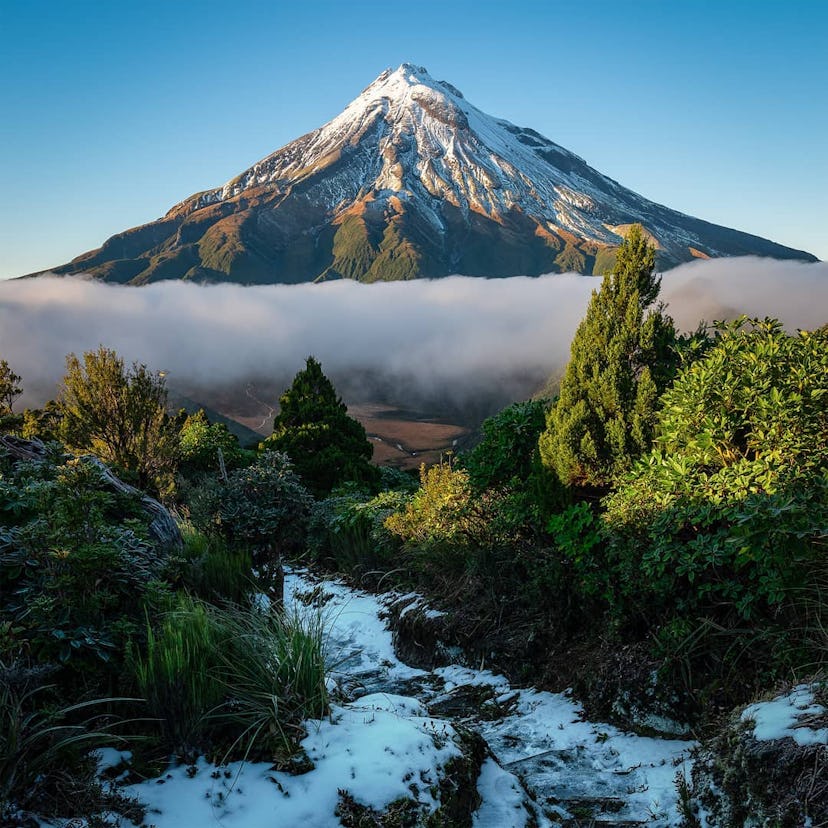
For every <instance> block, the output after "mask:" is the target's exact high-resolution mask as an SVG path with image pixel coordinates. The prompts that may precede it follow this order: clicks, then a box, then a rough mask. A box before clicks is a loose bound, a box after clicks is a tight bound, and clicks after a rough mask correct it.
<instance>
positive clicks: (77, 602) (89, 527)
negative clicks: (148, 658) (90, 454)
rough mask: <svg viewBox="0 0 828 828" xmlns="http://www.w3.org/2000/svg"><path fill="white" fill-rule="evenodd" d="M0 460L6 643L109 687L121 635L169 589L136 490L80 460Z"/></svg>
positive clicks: (0, 614) (0, 574) (1, 616)
mask: <svg viewBox="0 0 828 828" xmlns="http://www.w3.org/2000/svg"><path fill="white" fill-rule="evenodd" d="M2 465H3V470H2V476H0V592H2V594H3V602H2V606H1V607H0V620H5V621H7V622H10V623H11V624H12V625H14V626H13V629H14V630H16V632H15V633H14V635H13V637H12V639H11V640H10V641H8V642H7V643H6V646H8V647H13V648H16V649H17V650H20V649H25V650H27V651H28V652H30V653H31V654H32V655H34V656H36V657H37V658H38V659H39V660H41V661H43V662H50V661H56V662H60V663H63V664H65V665H66V666H67V668H69V669H70V670H71V674H72V676H73V678H72V679H71V680H73V681H76V682H79V683H80V684H82V685H89V686H90V687H92V688H97V689H96V692H103V693H106V692H109V690H110V683H111V682H114V681H116V680H117V676H118V672H119V670H118V663H119V661H120V658H121V653H122V652H123V646H124V644H125V642H126V640H127V638H128V637H129V636H130V635H131V634H132V633H133V632H134V630H135V629H136V627H137V626H140V623H141V619H142V617H143V614H144V608H145V606H147V605H148V604H151V603H152V602H153V601H154V600H155V597H156V596H157V594H158V593H159V592H164V591H165V590H166V587H165V586H164V585H163V584H161V583H160V582H159V578H160V575H161V572H162V569H163V566H164V563H165V558H164V556H163V555H162V554H161V553H160V552H159V550H158V548H157V547H156V546H155V545H154V543H153V542H152V541H151V540H150V537H149V533H148V527H147V517H146V515H145V514H144V513H143V512H142V511H141V509H140V508H139V499H138V497H137V496H136V497H130V496H126V495H121V494H116V493H115V492H113V491H111V490H109V489H108V488H107V485H106V483H105V481H104V480H103V478H102V476H101V473H100V471H99V470H98V469H97V468H96V467H95V466H94V465H91V464H86V463H84V462H82V461H77V460H68V461H67V460H65V458H63V459H62V462H59V463H57V464H52V463H49V462H11V461H9V460H8V458H7V459H6V460H5V461H3V464H2ZM64 678H65V679H66V680H69V676H68V674H67V675H65V676H64ZM61 680H64V679H61Z"/></svg>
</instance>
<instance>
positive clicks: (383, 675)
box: [102, 572, 692, 828]
mask: <svg viewBox="0 0 828 828" xmlns="http://www.w3.org/2000/svg"><path fill="white" fill-rule="evenodd" d="M384 600H387V599H383V598H382V597H377V596H374V595H370V594H367V593H364V592H360V591H358V590H354V589H351V588H349V587H348V586H346V585H345V584H343V583H340V582H336V581H332V580H321V581H320V580H316V579H313V578H311V577H310V576H309V575H307V574H306V573H302V572H292V573H289V574H288V576H287V578H286V581H285V605H286V607H287V608H288V609H290V608H294V609H296V610H297V611H298V612H318V611H319V608H320V607H321V608H322V612H323V613H324V617H325V619H326V623H327V628H328V644H327V647H328V658H329V663H330V664H331V665H332V672H331V689H332V698H334V699H335V702H334V703H333V704H332V711H331V716H330V717H329V718H327V719H324V720H322V721H311V722H307V731H308V736H307V738H305V739H304V740H303V742H302V746H303V748H304V749H305V752H306V753H307V755H308V757H309V758H310V759H311V760H312V762H313V765H314V769H313V770H311V771H309V772H307V773H303V774H300V775H293V774H290V773H285V772H281V771H275V770H273V768H272V767H271V766H269V765H268V764H266V763H247V764H244V763H233V764H231V765H228V766H221V767H216V766H214V765H211V764H209V763H207V762H206V761H205V760H204V759H201V760H199V761H198V762H197V763H196V765H194V766H190V767H186V766H171V767H170V768H169V770H168V772H167V773H166V774H165V775H164V776H163V777H160V778H158V779H153V780H148V781H146V782H142V783H140V784H136V785H131V786H128V787H127V788H126V789H125V792H126V793H129V794H132V795H135V796H137V797H138V798H139V799H140V800H142V801H143V802H144V803H146V804H147V805H148V813H147V816H146V824H148V825H154V826H156V828H182V826H186V827H187V828H212V827H213V826H221V828H272V827H273V826H280V828H293V826H297V827H298V826H301V828H336V826H341V824H342V823H341V822H340V820H339V817H338V816H337V814H336V809H337V804H338V802H339V800H340V797H339V792H340V791H342V790H346V791H347V792H348V793H349V795H350V796H352V797H353V799H354V800H355V801H356V802H359V803H360V804H363V805H367V806H370V807H372V808H375V809H377V810H382V809H383V808H385V807H387V806H388V805H389V804H390V803H391V802H394V801H395V800H398V799H401V798H405V797H407V798H409V799H410V798H414V799H416V800H417V801H418V802H420V803H422V804H423V805H424V806H425V807H427V808H429V809H433V807H436V805H437V804H438V803H437V801H436V800H435V799H434V794H435V791H436V790H437V786H438V785H439V782H440V778H441V774H442V771H443V770H444V768H445V765H446V763H447V762H449V761H450V760H451V759H452V758H453V757H456V756H460V755H461V750H460V748H459V746H458V744H459V743H458V738H457V730H456V729H455V725H457V724H462V725H463V726H464V727H467V728H470V729H472V730H475V731H477V732H478V733H479V734H481V735H482V736H483V738H484V739H485V740H486V742H487V743H488V745H489V748H490V749H491V752H492V754H493V756H494V757H496V760H497V761H495V760H494V759H492V758H488V759H486V760H485V761H484V763H483V766H482V769H481V772H480V775H479V778H478V780H477V788H478V792H479V794H480V797H481V800H482V804H481V805H480V807H479V808H478V810H477V811H476V813H475V814H474V818H473V819H474V822H473V824H474V826H476V828H526V827H527V826H529V825H537V826H539V828H546V826H549V827H550V828H551V826H553V825H570V826H578V825H594V826H600V825H616V826H622V825H623V826H631V825H642V824H644V825H650V826H658V827H660V828H667V827H668V826H675V825H677V824H678V822H679V817H678V813H677V810H676V807H677V794H676V789H675V786H674V779H675V776H676V774H677V773H678V772H681V771H682V769H683V766H684V764H685V763H686V762H687V761H688V760H687V754H688V751H689V749H690V748H691V747H692V743H690V742H687V741H679V740H661V739H651V738H642V737H638V736H634V735H630V734H625V733H623V732H621V731H619V730H618V729H617V728H615V727H612V726H611V725H605V724H599V723H595V722H589V721H586V720H584V718H583V715H582V710H581V708H580V707H579V705H578V704H577V703H576V702H575V701H573V700H572V699H571V698H570V697H569V696H567V695H565V694H555V693H547V692H541V691H537V690H534V689H518V688H512V687H511V686H510V685H509V682H508V681H507V680H506V679H505V678H504V677H503V676H498V675H495V674H493V673H491V672H489V671H487V670H472V669H468V668H466V667H461V666H456V665H452V666H449V667H442V668H438V669H436V670H433V671H425V670H420V669H416V668H413V667H410V666H408V665H406V664H404V663H402V662H401V661H400V660H399V659H398V658H397V657H396V655H395V654H394V650H393V647H392V639H391V633H390V631H389V630H388V628H387V627H386V625H385V623H384V621H383V617H384V609H385V605H384ZM481 699H482V700H483V701H482V704H481V703H480V701H481ZM102 759H103V760H105V763H106V764H113V763H116V762H117V760H118V755H117V753H116V752H115V751H110V752H105V753H104V755H103V757H102ZM687 772H689V767H688V768H687Z"/></svg>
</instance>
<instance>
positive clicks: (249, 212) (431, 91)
mask: <svg viewBox="0 0 828 828" xmlns="http://www.w3.org/2000/svg"><path fill="white" fill-rule="evenodd" d="M633 222H640V223H641V224H643V225H644V227H645V228H646V230H647V231H648V233H649V234H650V236H651V238H652V239H653V240H654V241H655V242H656V244H657V245H658V247H659V257H660V263H661V264H662V265H663V266H669V265H672V264H675V263H678V262H680V261H685V260H688V259H690V258H693V257H697V256H701V257H709V256H720V255H734V254H745V253H756V254H759V255H770V256H778V257H780V258H804V259H808V258H813V257H810V256H809V254H807V253H803V252H802V251H794V250H790V249H789V248H784V247H782V246H780V245H776V244H774V243H772V242H768V241H766V240H764V239H760V238H758V237H755V236H750V235H748V234H746V233H740V232H738V231H735V230H729V229H727V228H723V227H718V226H716V225H712V224H709V223H707V222H704V221H701V220H699V219H694V218H692V217H690V216H686V215H684V214H682V213H678V212H676V211H674V210H670V209H668V208H666V207H662V206H661V205H658V204H655V203H653V202H651V201H649V200H647V199H645V198H643V197H642V196H639V195H637V194H636V193H633V192H632V191H630V190H627V189H625V188H624V187H622V186H621V185H620V184H618V183H617V182H615V181H613V180H612V179H611V178H608V177H607V176H605V175H603V174H601V173H600V172H598V171H597V170H595V169H593V168H592V167H590V166H589V165H588V164H587V163H586V162H585V161H584V160H583V159H582V158H580V157H578V156H577V155H575V154H574V153H572V152H570V151H569V150H567V149H564V148H563V147H561V146H559V145H558V144H556V143H554V142H553V141H551V140H549V139H548V138H545V137H544V136H542V135H540V134H539V133H537V132H535V131H534V130H532V129H528V128H522V127H518V126H515V125H514V124H512V123H510V122H509V121H506V120H503V119H499V118H495V117H492V116H490V115H487V114H486V113H484V112H482V111H481V110H479V109H477V107H475V106H473V105H472V104H471V103H469V101H467V100H466V98H465V97H464V96H463V94H462V93H461V92H460V91H459V90H458V89H457V88H456V87H454V86H453V85H452V84H450V83H448V82H446V81H441V80H435V79H434V78H433V77H432V76H431V75H430V74H429V73H428V71H427V70H426V69H425V68H424V67H422V66H417V65H415V64H411V63H403V64H402V65H401V66H399V67H398V68H397V69H386V70H385V71H384V72H382V73H381V74H380V75H379V76H378V77H377V78H376V79H375V80H374V81H373V82H372V83H371V84H369V85H368V86H367V87H366V88H365V89H364V90H363V91H362V92H361V93H360V94H359V95H358V96H357V97H356V98H354V100H352V101H351V102H350V103H349V104H348V105H347V106H346V107H345V108H344V109H343V110H342V112H341V113H340V114H339V115H337V116H336V117H334V118H333V119H332V120H330V121H328V123H326V124H324V125H323V126H322V127H320V128H319V129H316V130H314V131H313V132H310V133H308V134H307V135H304V136H302V137H301V138H298V139H297V140H295V141H292V142H291V143H289V144H288V145H287V146H285V147H282V148H281V149H279V150H277V151H276V152H274V153H272V154H271V155H268V156H267V157H266V158H264V159H262V160H261V161H259V162H257V163H256V164H254V165H253V166H252V167H249V168H248V169H247V170H245V171H244V172H242V173H241V174H240V175H238V176H236V177H235V178H233V179H231V180H230V181H228V182H227V183H226V184H224V185H223V186H221V187H217V188H216V189H213V190H208V191H206V192H203V193H198V194H196V195H194V196H192V197H190V198H188V199H186V200H185V201H183V202H181V203H180V204H178V205H176V206H175V207H173V208H172V209H171V210H170V211H169V212H168V213H167V215H166V216H165V217H164V218H163V219H161V220H160V221H158V222H153V223H152V224H149V225H145V226H144V227H141V228H135V229H134V230H131V231H127V232H126V233H122V234H119V235H118V236H115V237H113V238H112V239H110V240H109V241H108V242H106V244H104V246H103V247H102V248H101V249H100V250H98V251H93V252H92V253H90V254H86V255H85V256H82V257H79V258H78V259H76V260H75V261H74V262H72V263H70V264H69V265H65V266H64V267H63V268H58V272H77V271H78V270H81V269H83V270H87V271H90V272H92V273H93V275H98V276H100V278H106V279H115V280H117V281H130V282H133V283H144V282H147V281H152V280H154V279H156V278H176V277H178V278H188V279H197V280H219V279H231V280H233V281H242V282H281V281H290V282H293V281H306V280H308V279H319V278H335V277H347V278H355V279H360V280H364V281H375V280H377V279H396V278H414V277H418V276H442V275H447V274H449V273H465V274H469V275H482V276H509V275H517V274H530V275H532V274H537V273H542V272H549V271H554V270H576V271H581V272H602V271H603V269H604V268H605V267H606V266H607V265H608V264H611V261H612V256H613V250H614V248H615V247H617V245H618V244H620V242H621V239H622V236H623V234H624V233H625V232H626V228H627V227H629V225H630V224H631V223H633Z"/></svg>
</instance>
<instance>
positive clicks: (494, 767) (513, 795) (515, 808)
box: [472, 758, 529, 828]
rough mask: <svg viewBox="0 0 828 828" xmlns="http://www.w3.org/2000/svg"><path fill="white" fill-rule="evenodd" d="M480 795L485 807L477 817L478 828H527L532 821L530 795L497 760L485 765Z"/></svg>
mask: <svg viewBox="0 0 828 828" xmlns="http://www.w3.org/2000/svg"><path fill="white" fill-rule="evenodd" d="M477 792H478V793H479V794H480V798H481V799H482V800H483V804H482V805H481V806H480V807H479V808H478V809H477V811H476V812H475V814H474V818H473V820H472V825H473V826H474V828H506V827H507V826H509V828H525V826H526V824H527V823H528V821H529V812H528V811H527V809H526V794H525V793H524V791H523V789H522V788H521V787H520V783H519V782H518V781H517V779H516V778H515V777H514V775H512V774H511V773H509V772H508V771H505V770H503V768H501V767H500V765H498V764H497V762H495V760H494V759H491V758H489V759H486V761H485V762H483V767H482V768H481V769H480V776H479V777H478V779H477Z"/></svg>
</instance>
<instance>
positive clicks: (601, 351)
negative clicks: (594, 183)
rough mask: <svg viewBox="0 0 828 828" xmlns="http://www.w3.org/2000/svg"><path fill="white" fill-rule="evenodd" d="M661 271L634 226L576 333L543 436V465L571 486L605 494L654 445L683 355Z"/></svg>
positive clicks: (651, 247) (652, 248)
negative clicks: (662, 291) (658, 416)
mask: <svg viewBox="0 0 828 828" xmlns="http://www.w3.org/2000/svg"><path fill="white" fill-rule="evenodd" d="M654 270H655V248H654V247H653V246H652V245H650V244H649V243H648V241H647V238H646V236H645V235H644V232H643V229H642V227H641V225H638V224H636V225H633V226H632V227H631V228H630V231H629V234H628V235H627V237H626V238H625V239H624V242H623V244H622V245H621V247H620V248H619V250H618V255H617V257H616V261H615V266H614V267H613V270H612V272H611V273H607V274H606V275H605V276H604V278H603V281H602V283H601V289H600V291H593V293H592V299H591V300H590V303H589V306H588V308H587V312H586V316H585V317H584V319H583V320H582V321H581V324H580V325H579V327H578V330H577V331H576V333H575V338H574V339H573V341H572V349H571V356H570V361H569V364H568V365H567V368H566V372H565V374H564V377H563V379H562V380H561V389H560V396H559V398H558V401H557V402H556V404H555V405H554V406H553V407H552V409H551V410H550V412H549V414H548V416H547V423H546V430H545V431H544V432H543V434H542V435H541V438H540V453H541V459H542V461H543V464H544V465H545V466H546V467H547V468H549V469H551V470H552V471H553V472H554V473H555V475H556V476H557V477H558V479H559V480H560V481H561V482H562V483H564V484H565V485H567V486H575V487H585V488H587V489H593V490H597V491H599V492H600V491H601V490H603V489H605V488H606V487H608V486H609V485H610V483H611V481H612V480H613V478H614V477H615V476H616V475H618V474H620V473H622V472H624V471H626V470H627V469H629V467H630V465H631V463H632V460H633V459H634V458H636V457H637V456H639V455H640V454H641V453H642V452H644V451H645V450H647V449H648V448H649V447H650V444H651V442H652V437H653V426H654V423H655V413H656V405H657V402H658V398H659V396H660V395H661V393H662V392H663V391H664V389H665V388H666V386H667V385H668V384H669V382H670V380H671V379H672V377H673V376H674V373H675V370H676V365H677V361H678V358H677V356H676V353H675V350H674V348H673V346H674V344H675V328H674V327H673V321H672V319H671V318H670V317H669V316H667V315H666V314H665V313H664V310H663V306H662V305H660V304H656V300H657V298H658V293H659V288H660V286H661V285H660V282H661V280H660V278H659V277H658V276H657V275H655V272H654Z"/></svg>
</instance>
